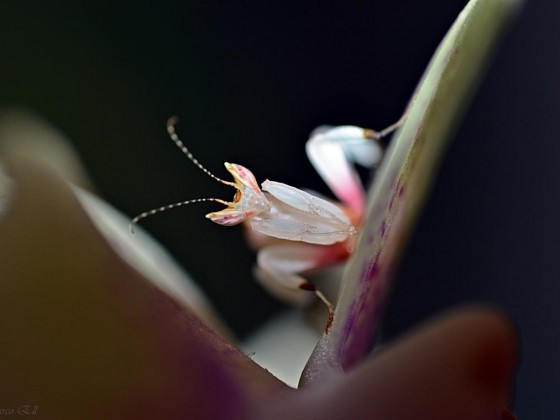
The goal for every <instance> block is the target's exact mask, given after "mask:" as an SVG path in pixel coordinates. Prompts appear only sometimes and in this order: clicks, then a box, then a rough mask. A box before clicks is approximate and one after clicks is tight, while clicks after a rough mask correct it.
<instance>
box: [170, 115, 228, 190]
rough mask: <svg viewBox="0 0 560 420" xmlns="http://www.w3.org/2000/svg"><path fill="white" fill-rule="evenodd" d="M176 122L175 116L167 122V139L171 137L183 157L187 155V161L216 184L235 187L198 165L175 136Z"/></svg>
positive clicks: (177, 119) (200, 164)
mask: <svg viewBox="0 0 560 420" xmlns="http://www.w3.org/2000/svg"><path fill="white" fill-rule="evenodd" d="M178 122H179V118H178V117H176V116H173V117H171V118H169V119H168V120H167V132H168V133H169V137H171V140H173V143H175V144H176V145H177V147H178V148H179V149H181V152H183V153H184V154H185V155H187V157H188V158H189V160H190V161H191V162H192V163H194V164H195V165H196V166H198V168H199V169H200V170H201V171H202V172H204V173H205V174H206V175H208V176H209V177H210V178H213V179H214V180H216V181H218V182H221V183H222V184H226V185H231V186H233V187H235V184H234V183H233V182H229V181H224V180H223V179H221V178H218V177H217V176H216V175H214V174H213V173H212V172H210V171H209V170H208V169H206V168H205V167H204V166H203V165H202V163H200V162H199V161H198V160H197V159H196V158H195V157H194V156H193V154H192V153H191V152H190V150H189V149H187V146H185V145H184V144H183V142H182V141H181V139H180V138H179V136H178V135H177V132H176V131H175V126H176V125H177V123H178Z"/></svg>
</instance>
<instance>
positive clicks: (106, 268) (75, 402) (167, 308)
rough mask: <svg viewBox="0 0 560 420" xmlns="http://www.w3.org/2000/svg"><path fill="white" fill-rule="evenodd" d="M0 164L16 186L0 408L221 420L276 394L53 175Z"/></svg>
mask: <svg viewBox="0 0 560 420" xmlns="http://www.w3.org/2000/svg"><path fill="white" fill-rule="evenodd" d="M5 163H6V167H7V169H8V171H9V173H10V176H12V178H13V179H14V181H15V183H16V189H15V195H14V197H13V201H12V203H11V205H10V208H9V210H8V212H7V214H6V215H5V217H4V218H3V219H2V220H1V222H0V296H2V305H0V336H1V337H2V339H3V343H4V344H3V345H2V347H1V348H0V360H1V364H0V365H1V372H2V373H1V375H0V396H1V402H2V406H3V407H18V406H20V405H24V404H37V405H39V410H40V411H39V412H40V414H41V415H42V416H45V417H47V418H88V417H90V418H148V417H150V418H154V417H158V418H224V416H226V414H227V415H230V414H231V413H236V412H241V411H244V410H245V409H246V408H247V407H245V405H246V401H248V399H247V398H243V396H242V395H243V394H244V393H247V392H249V391H251V390H252V389H254V390H256V391H255V392H264V391H266V390H267V389H269V388H270V387H274V386H280V383H279V382H278V381H276V380H274V378H273V377H272V376H271V375H269V374H268V373H266V372H265V371H264V370H262V369H261V368H260V367H258V366H257V365H256V364H254V363H253V362H252V361H250V360H249V359H248V358H247V357H246V356H245V355H244V354H243V353H241V352H239V351H238V350H237V349H235V348H234V347H232V346H231V345H229V344H228V343H226V342H225V341H224V340H223V339H221V338H220V337H218V336H217V335H216V334H215V333H214V332H213V331H211V330H210V329H209V328H208V327H206V326H205V325H204V324H203V323H202V322H200V321H199V320H198V319H197V318H196V317H195V316H194V315H193V314H192V313H191V312H190V311H189V310H188V309H187V308H186V307H185V305H183V304H180V303H178V302H177V301H176V300H174V299H172V298H171V297H170V296H169V295H168V294H167V293H164V292H163V291H162V290H161V289H160V288H159V287H157V286H156V285H154V284H153V283H151V282H150V281H148V280H146V279H145V278H143V277H142V276H141V275H139V274H138V273H137V272H136V271H135V270H133V269H132V268H131V267H130V266H129V265H127V264H126V263H124V262H123V261H122V260H121V259H120V258H119V257H118V256H117V254H115V253H114V252H113V250H112V249H111V247H109V246H108V244H107V242H106V240H105V239H104V238H103V237H102V236H101V235H100V234H99V233H98V231H97V230H96V229H95V228H94V226H93V224H92V223H91V221H90V220H89V218H88V217H87V216H86V214H85V213H84V211H83V209H82V207H81V206H80V204H79V203H78V201H77V199H76V197H75V195H74V194H73V192H72V190H71V189H70V187H69V186H67V185H66V184H65V183H64V182H63V181H62V180H61V179H59V178H58V177H57V176H56V175H55V174H54V173H53V172H52V171H51V170H50V169H48V168H46V167H44V166H42V165H41V164H39V163H38V161H36V160H26V159H24V158H22V157H21V156H8V158H7V159H6V161H5ZM241 384H242V386H241ZM216 401H220V403H219V404H216Z"/></svg>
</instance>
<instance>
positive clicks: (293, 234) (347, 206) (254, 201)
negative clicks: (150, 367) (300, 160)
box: [130, 117, 404, 329]
mask: <svg viewBox="0 0 560 420" xmlns="http://www.w3.org/2000/svg"><path fill="white" fill-rule="evenodd" d="M403 119H404V117H402V118H401V119H400V120H399V121H397V122H396V123H395V124H392V125H391V126H389V127H387V128H386V129H384V130H382V131H375V130H370V129H364V128H360V127H356V126H349V125H346V126H339V127H331V126H320V127H318V128H317V129H315V130H314V131H313V132H312V133H311V136H310V138H309V140H308V141H307V144H306V151H307V155H308V157H309V159H310V161H311V163H312V164H313V166H314V167H315V169H316V170H317V172H318V173H319V175H320V176H321V177H322V178H323V179H324V180H325V182H326V183H327V185H328V186H329V187H330V189H331V190H332V191H333V193H334V194H335V195H336V196H337V197H338V198H339V199H340V200H341V203H335V202H332V201H329V200H327V199H324V198H320V197H318V196H316V195H314V194H311V193H309V192H306V191H303V190H300V189H298V188H295V187H292V186H289V185H286V184H282V183H280V182H275V181H269V180H266V181H264V182H263V183H262V184H261V187H259V185H258V183H257V181H256V179H255V177H254V175H253V174H252V172H251V171H250V170H249V169H247V168H245V167H244V166H241V165H238V164H235V163H228V162H226V163H225V164H224V165H225V167H226V169H227V170H228V172H229V173H230V174H231V175H232V176H233V179H234V182H230V181H225V180H223V179H221V178H219V177H217V176H216V175H214V174H213V173H211V172H210V171H209V170H208V169H206V168H205V167H204V166H203V165H202V164H201V163H200V162H198V160H197V159H196V158H195V157H194V156H193V155H192V154H191V152H190V151H189V150H188V149H187V147H186V146H185V145H184V144H183V142H182V141H181V140H180V139H179V137H178V136H177V133H176V132H175V125H176V124H177V122H178V119H177V118H176V117H172V118H170V119H169V120H168V122H167V131H168V133H169V136H170V137H171V139H172V140H173V142H174V143H175V144H176V145H177V146H178V147H179V148H180V149H181V151H182V152H183V153H185V154H186V155H187V157H188V158H189V159H190V160H191V161H192V162H193V163H194V164H195V165H196V166H198V167H199V168H200V169H201V170H202V171H203V172H205V173H206V174H207V175H208V176H210V177H211V178H213V179H214V180H216V181H218V182H221V183H222V184H225V185H229V186H231V187H234V188H235V189H236V190H237V191H236V193H235V196H234V198H233V200H232V201H225V200H221V199H218V198H199V199H194V200H187V201H182V202H178V203H173V204H169V205H166V206H162V207H158V208H155V209H152V210H149V211H146V212H144V213H141V214H139V215H138V216H136V217H135V218H134V219H132V221H131V224H130V230H131V232H132V228H133V226H134V225H135V224H136V223H138V221H140V220H141V219H144V218H145V217H148V216H151V215H154V214H156V213H160V212H163V211H166V210H169V209H173V208H176V207H180V206H184V205H187V204H191V203H198V202H204V201H214V202H217V203H220V204H223V205H225V206H226V208H225V209H223V210H221V211H217V212H212V213H208V214H207V215H206V217H207V218H208V219H210V220H212V221H213V222H215V223H217V224H220V225H224V226H233V225H237V224H240V223H242V222H245V224H247V225H248V226H249V227H250V230H249V240H250V241H252V242H253V243H254V244H258V246H260V247H261V249H260V250H259V253H258V256H257V268H256V270H255V272H256V277H257V279H258V280H259V281H260V282H261V283H262V284H263V286H264V287H265V288H266V289H268V290H269V291H270V292H272V293H273V294H275V295H277V296H278V297H280V298H282V299H284V300H288V301H290V302H292V303H304V302H307V301H309V299H308V297H309V296H310V294H309V293H308V292H309V291H311V292H313V293H314V294H315V295H316V296H317V297H319V299H321V300H322V301H323V302H324V303H325V304H326V305H327V308H328V310H329V322H328V323H327V329H328V326H329V325H330V323H331V321H332V317H333V314H334V305H333V304H332V303H331V302H330V301H329V300H328V299H327V298H326V297H325V296H324V294H323V293H321V291H319V290H318V289H317V288H316V287H315V286H314V285H313V284H312V283H310V282H309V281H308V280H306V279H305V278H303V277H302V276H300V273H303V272H308V271H311V270H314V269H318V268H321V267H325V266H327V265H331V264H333V263H335V262H337V261H340V260H342V259H344V258H346V257H347V256H348V255H349V253H350V252H351V249H352V246H353V242H354V240H355V237H356V235H357V233H358V230H359V227H360V225H361V223H362V218H363V213H364V207H365V204H364V201H365V198H364V197H365V193H364V188H363V185H362V182H361V180H360V178H359V176H358V173H357V172H356V170H355V168H354V166H353V163H358V164H360V165H362V166H366V167H373V166H375V165H377V164H378V163H379V162H380V160H381V158H382V155H383V146H382V144H381V142H380V140H381V139H383V138H384V137H386V136H387V135H388V134H390V133H392V132H393V131H394V130H395V129H397V128H398V127H400V125H401V124H402V122H403ZM304 291H307V293H306V292H304Z"/></svg>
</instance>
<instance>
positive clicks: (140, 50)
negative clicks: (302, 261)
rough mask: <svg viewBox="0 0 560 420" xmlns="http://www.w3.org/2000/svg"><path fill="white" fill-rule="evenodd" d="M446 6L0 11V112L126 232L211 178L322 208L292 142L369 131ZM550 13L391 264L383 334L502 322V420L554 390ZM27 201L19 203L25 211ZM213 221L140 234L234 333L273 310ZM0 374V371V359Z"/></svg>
mask: <svg viewBox="0 0 560 420" xmlns="http://www.w3.org/2000/svg"><path fill="white" fill-rule="evenodd" d="M465 3H466V2H465V1H459V0H453V1H450V0H435V1H432V2H430V3H429V4H427V3H426V2H417V1H401V2H381V1H366V0H361V1H332V2H328V4H327V3H324V4H321V3H318V2H312V1H299V2H297V3H294V4H291V3H289V2H275V4H274V3H266V2H257V1H254V2H249V1H236V2H232V1H208V0H198V1H161V2H157V3H155V2H143V1H140V2H114V3H111V4H110V5H109V6H105V7H104V6H102V5H100V4H99V2H93V1H74V2H70V1H50V2H33V3H24V2H12V3H10V4H8V3H5V4H3V5H2V6H0V57H1V61H0V62H1V67H0V107H2V108H3V109H7V108H12V107H20V108H24V109H27V110H30V111H33V112H36V113H38V114H40V115H42V116H44V117H45V118H47V119H48V120H50V121H51V122H52V123H53V124H55V125H56V126H57V127H58V128H59V129H60V130H62V131H63V132H64V133H65V134H66V135H67V136H68V138H69V139H70V141H71V142H72V143H73V145H74V146H75V147H76V149H77V150H78V151H79V153H80V155H81V157H82V159H83V161H84V163H85V165H86V168H87V171H88V172H89V174H90V175H91V177H92V178H93V181H94V183H95V185H96V186H97V189H98V192H99V193H100V194H101V195H102V196H103V197H104V198H105V199H106V200H107V201H109V202H110V203H112V204H113V205H115V206H116V207H118V208H120V209H121V210H123V211H124V212H126V213H128V214H130V215H131V216H134V215H136V214H137V213H139V212H142V211H144V210H147V209H150V208H153V207H158V206H160V205H163V204H167V203H170V202H176V201H181V200H185V199H189V198H197V197H220V198H225V199H227V198H229V197H230V196H231V195H232V194H233V191H230V190H229V189H228V188H227V187H225V186H222V185H220V184H217V183H215V182H214V181H213V180H211V179H210V178H208V177H207V176H205V175H204V174H203V173H202V172H201V171H199V170H198V169H196V168H195V167H194V166H193V165H192V164H191V163H190V162H189V161H188V160H187V159H186V158H185V157H184V156H183V155H182V154H181V153H180V151H179V150H178V149H177V148H176V147H175V146H174V145H173V144H172V143H171V142H170V141H169V139H168V137H167V135H166V132H165V121H166V120H167V118H168V117H169V116H171V115H178V116H179V117H180V118H181V123H180V125H179V126H178V131H179V133H180V136H181V137H182V138H183V140H184V141H185V143H186V144H187V145H188V146H189V147H190V148H191V150H192V151H193V152H194V153H195V155H196V156H197V157H198V158H199V159H200V160H201V161H202V162H203V163H204V164H205V165H206V166H207V167H208V168H209V169H210V170H211V171H213V172H215V173H216V174H217V175H218V176H224V177H225V176H226V173H225V169H224V168H223V166H222V165H223V162H224V161H230V162H236V163H240V164H243V165H245V166H247V167H249V168H250V169H252V170H253V171H254V173H255V175H256V176H257V178H258V179H259V180H261V181H263V180H265V179H267V178H268V179H271V180H276V181H281V182H285V183H289V184H292V185H294V186H298V187H309V188H313V189H316V190H318V191H320V192H322V193H325V194H327V193H328V191H327V190H326V187H325V186H324V184H323V183H322V182H321V180H320V179H319V177H318V176H317V175H316V174H315V172H314V171H313V169H312V167H311V165H310V164H309V163H308V162H307V159H306V156H305V152H304V144H305V141H306V139H307V135H308V134H309V132H310V131H311V130H312V129H313V128H314V127H316V126H317V125H320V124H335V125H336V124H357V125H362V126H368V127H372V128H383V127H384V126H386V125H388V124H390V123H392V122H393V121H394V120H396V119H397V118H398V117H399V116H400V114H401V112H402V111H403V109H404V107H405V105H406V103H407V101H408V99H409V96H410V94H411V92H412V91H413V89H414V87H415V85H416V83H417V81H418V79H419V77H420V76H421V74H422V72H423V70H424V68H425V66H426V64H427V62H428V60H429V59H430V57H431V55H432V53H433V51H434V49H435V47H436V46H437V44H438V43H439V41H440V39H441V37H442V36H443V34H444V33H445V32H446V30H447V29H448V27H449V26H450V25H451V23H452V22H453V20H454V19H455V17H456V15H457V14H458V13H459V11H460V10H461V8H462V7H463V6H464V4H465ZM559 21H560V3H558V2H556V1H553V0H548V1H542V2H539V3H538V4H537V3H536V2H528V4H527V5H526V7H525V8H524V10H523V11H522V14H521V15H520V18H519V19H518V21H517V22H515V23H514V25H513V26H512V29H511V31H510V32H509V33H507V35H506V37H505V38H504V42H503V44H502V48H501V49H500V50H499V51H498V53H497V55H496V57H495V60H494V62H493V63H492V65H491V67H490V69H489V73H488V77H487V78H486V79H485V80H484V81H483V83H482V85H481V89H480V91H479V92H478V93H477V94H476V96H475V100H474V102H473V105H472V108H471V109H470V110H469V111H468V113H467V114H466V118H465V121H464V123H463V124H462V125H461V126H460V127H459V129H458V131H457V135H456V138H455V140H454V143H453V145H452V146H451V148H450V150H449V155H448V157H447V158H446V160H445V162H444V164H443V166H442V170H441V173H440V178H439V180H438V182H437V184H436V186H435V189H434V192H433V195H432V197H431V199H430V201H429V202H428V205H427V208H426V211H425V213H424V215H423V216H422V218H421V219H420V224H419V226H418V229H417V230H416V234H415V236H414V238H413V240H412V242H411V245H410V247H409V251H408V254H407V256H406V257H405V259H404V260H403V265H402V270H401V273H400V276H399V278H398V281H397V283H396V287H395V292H394V296H393V300H392V302H391V304H390V305H389V308H388V311H387V322H386V326H385V334H386V335H387V336H389V337H390V336H393V335H395V334H397V333H399V332H400V331H402V330H404V329H406V328H408V327H409V326H411V325H413V324H415V323H417V322H418V321H419V320H421V319H423V318H424V317H426V316H429V315H430V314H432V313H434V312H436V311H439V310H441V309H443V308H447V307H449V306H451V305H453V304H456V303H458V302H468V301H486V302H492V303H495V304H498V305H500V306H501V307H503V308H504V309H505V310H506V311H507V312H509V313H510V314H512V316H513V317H514V319H516V321H517V322H518V323H519V326H520V330H521V335H522V339H523V342H522V355H521V360H522V365H521V370H520V374H519V382H518V398H517V404H516V410H517V412H518V414H519V415H520V417H521V418H524V417H527V418H531V419H537V418H550V417H549V415H550V413H552V411H551V410H552V409H553V408H555V407H556V397H555V395H554V393H555V390H557V389H559V388H560V362H559V358H558V355H559V354H560V327H559V325H560V309H558V303H557V302H558V296H560V282H559V281H558V279H559V278H560V266H559V265H558V264H557V252H558V250H559V249H560V192H558V191H557V189H558V188H557V185H558V184H559V182H560V165H558V162H560V141H559V140H558V139H557V137H560V135H559V133H560V118H558V109H560V78H559V77H558V75H559V74H560V37H559V36H558V32H557V27H558V24H557V22H559ZM40 204H41V203H37V205H38V206H40ZM214 209H216V206H214V205H213V204H200V205H193V206H191V207H189V208H185V209H180V210H173V211H170V212H168V213H166V214H162V215H160V216H158V217H154V218H152V219H148V220H146V221H145V222H144V223H143V226H144V227H146V228H147V229H148V230H149V231H151V232H152V233H153V234H154V235H155V236H156V237H157V238H158V239H159V240H160V241H161V242H162V243H163V244H164V245H165V246H167V248H168V249H169V250H170V251H171V252H172V254H173V255H174V256H175V257H176V258H177V259H178V260H179V261H180V262H181V263H182V264H183V265H184V266H185V268H186V269H187V270H188V271H189V272H190V273H191V274H192V275H193V277H194V278H195V279H197V281H198V282H199V283H200V285H201V286H202V288H203V289H204V290H205V291H206V292H207V293H208V294H209V296H210V297H211V299H212V300H213V302H214V303H215V304H216V306H217V308H218V310H219V311H220V313H221V314H222V316H223V317H224V318H225V319H226V320H227V321H228V322H229V323H230V324H231V326H232V327H233V329H234V330H235V331H236V332H237V333H238V334H239V335H241V336H242V335H245V334H247V333H248V332H250V331H251V330H252V329H253V328H254V327H255V326H256V325H257V324H259V323H260V322H262V320H263V319H266V318H267V317H270V316H271V315H272V314H273V313H275V312H276V311H278V310H279V309H280V308H281V306H280V304H278V303H276V302H275V301H274V300H273V299H272V298H270V297H268V296H267V295H266V294H265V293H264V292H263V291H262V290H261V289H260V288H259V286H257V285H256V284H255V283H254V281H253V280H252V275H251V266H252V264H253V261H254V255H253V254H252V253H251V251H249V250H248V249H247V248H246V246H245V243H244V240H243V237H242V233H241V230H240V229H237V228H224V227H220V226H217V225H214V224H212V223H211V222H209V221H207V220H206V219H205V218H204V214H205V213H207V212H209V211H211V210H214ZM0 363H1V361H0Z"/></svg>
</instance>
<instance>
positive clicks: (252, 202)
mask: <svg viewBox="0 0 560 420" xmlns="http://www.w3.org/2000/svg"><path fill="white" fill-rule="evenodd" d="M224 165H225V167H226V169H227V170H228V172H229V173H230V174H231V175H232V176H233V179H234V181H235V182H228V181H223V180H220V182H222V183H224V184H226V185H231V186H232V187H234V188H235V189H237V191H236V193H235V196H234V197H233V201H231V202H228V201H223V200H218V199H215V200H214V201H218V202H220V203H222V204H224V205H226V206H227V207H226V208H225V209H224V210H221V211H217V212H213V213H208V214H207V215H206V217H207V218H208V219H210V220H212V221H213V222H214V223H217V224H219V225H224V226H233V225H237V224H239V223H241V222H243V221H245V220H247V219H250V218H251V217H253V216H256V215H258V214H260V213H263V212H267V211H269V210H270V207H271V206H270V203H269V202H268V200H267V199H266V197H265V195H264V193H263V192H262V191H261V189H260V188H259V185H258V184H257V180H256V179H255V176H254V175H253V173H252V172H251V171H250V170H249V169H247V168H245V167H244V166H241V165H237V164H235V163H228V162H226V163H224Z"/></svg>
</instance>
